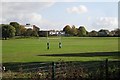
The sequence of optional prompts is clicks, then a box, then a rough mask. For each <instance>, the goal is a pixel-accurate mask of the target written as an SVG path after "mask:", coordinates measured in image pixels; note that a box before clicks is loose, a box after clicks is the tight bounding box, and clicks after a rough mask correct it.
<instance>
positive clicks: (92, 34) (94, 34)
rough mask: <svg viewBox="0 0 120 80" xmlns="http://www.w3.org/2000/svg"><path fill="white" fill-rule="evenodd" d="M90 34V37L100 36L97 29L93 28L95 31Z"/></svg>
mask: <svg viewBox="0 0 120 80" xmlns="http://www.w3.org/2000/svg"><path fill="white" fill-rule="evenodd" d="M89 36H90V37H95V36H98V32H97V31H95V30H93V31H91V32H90V33H89Z"/></svg>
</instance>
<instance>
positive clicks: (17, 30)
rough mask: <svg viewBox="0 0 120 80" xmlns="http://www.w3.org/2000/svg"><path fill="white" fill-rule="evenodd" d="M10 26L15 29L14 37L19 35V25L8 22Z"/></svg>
mask: <svg viewBox="0 0 120 80" xmlns="http://www.w3.org/2000/svg"><path fill="white" fill-rule="evenodd" d="M10 25H12V26H13V27H14V28H15V30H16V33H15V35H16V36H19V35H20V25H19V23H17V22H10Z"/></svg>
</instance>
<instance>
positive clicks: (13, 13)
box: [0, 0, 118, 31]
mask: <svg viewBox="0 0 120 80" xmlns="http://www.w3.org/2000/svg"><path fill="white" fill-rule="evenodd" d="M70 1H72V2H70ZM0 20H1V21H0V22H1V23H9V22H12V21H15V22H18V23H20V24H23V25H24V24H26V23H30V24H35V25H37V26H39V27H40V28H41V29H42V30H46V29H47V30H51V29H56V30H62V29H63V27H64V26H65V25H67V24H69V25H75V26H76V27H79V26H81V25H84V26H85V27H86V29H87V30H88V31H91V30H97V31H98V30H100V29H109V30H113V29H116V28H118V2H76V0H75V1H73V0H69V1H67V0H66V2H54V1H53V0H50V1H49V2H14V1H13V2H9V0H7V2H5V1H4V0H3V2H2V19H0Z"/></svg>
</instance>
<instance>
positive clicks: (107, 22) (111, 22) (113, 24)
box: [93, 17, 118, 30]
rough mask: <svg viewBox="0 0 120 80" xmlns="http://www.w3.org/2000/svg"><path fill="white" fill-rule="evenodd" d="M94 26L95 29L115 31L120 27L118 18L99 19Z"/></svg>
mask: <svg viewBox="0 0 120 80" xmlns="http://www.w3.org/2000/svg"><path fill="white" fill-rule="evenodd" d="M93 26H94V28H95V29H108V30H113V29H115V28H117V27H118V18H117V17H98V18H96V19H95V21H94V23H93Z"/></svg>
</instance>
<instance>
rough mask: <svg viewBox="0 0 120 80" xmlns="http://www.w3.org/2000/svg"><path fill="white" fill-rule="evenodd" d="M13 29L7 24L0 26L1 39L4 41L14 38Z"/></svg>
mask: <svg viewBox="0 0 120 80" xmlns="http://www.w3.org/2000/svg"><path fill="white" fill-rule="evenodd" d="M15 32H16V30H15V28H14V27H13V26H11V25H7V24H2V38H3V39H4V38H5V40H6V39H7V38H12V37H14V36H15Z"/></svg>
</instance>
